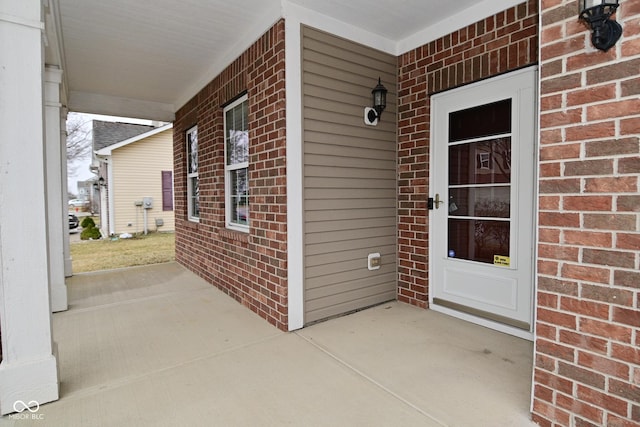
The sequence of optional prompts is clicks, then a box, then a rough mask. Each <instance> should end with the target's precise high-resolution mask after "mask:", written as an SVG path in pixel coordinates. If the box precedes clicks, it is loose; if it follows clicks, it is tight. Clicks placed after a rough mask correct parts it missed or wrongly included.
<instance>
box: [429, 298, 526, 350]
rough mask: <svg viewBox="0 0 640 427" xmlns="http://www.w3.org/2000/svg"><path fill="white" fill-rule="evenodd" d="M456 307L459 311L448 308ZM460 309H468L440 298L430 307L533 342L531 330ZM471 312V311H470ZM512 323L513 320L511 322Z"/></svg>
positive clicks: (435, 299) (432, 302)
mask: <svg viewBox="0 0 640 427" xmlns="http://www.w3.org/2000/svg"><path fill="white" fill-rule="evenodd" d="M448 306H455V307H456V308H457V309H454V308H451V307H448ZM460 308H466V307H464V306H462V305H460V304H455V303H451V302H449V301H444V300H442V299H439V298H433V299H432V300H431V304H430V305H429V309H431V310H433V311H435V312H438V313H442V314H446V315H448V316H451V317H456V318H458V319H461V320H464V321H467V322H470V323H475V324H476V325H480V326H484V327H485V328H489V329H493V330H495V331H498V332H502V333H505V334H508V335H513V336H515V337H518V338H522V339H525V340H528V341H533V332H532V331H531V330H530V329H529V328H530V327H528V328H527V329H521V328H519V327H515V326H513V325H509V324H506V323H501V322H497V321H496V320H492V319H488V318H485V317H480V316H478V315H474V314H471V313H468V312H466V311H467V310H461V309H460ZM468 311H471V310H468ZM511 321H512V320H511ZM518 323H519V324H522V325H524V322H518Z"/></svg>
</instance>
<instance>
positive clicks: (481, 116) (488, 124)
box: [449, 99, 511, 142]
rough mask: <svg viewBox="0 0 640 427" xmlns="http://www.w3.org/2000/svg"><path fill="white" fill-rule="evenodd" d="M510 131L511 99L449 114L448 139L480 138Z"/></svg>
mask: <svg viewBox="0 0 640 427" xmlns="http://www.w3.org/2000/svg"><path fill="white" fill-rule="evenodd" d="M510 132H511V99H505V100H502V101H498V102H493V103H491V104H485V105H479V106H477V107H472V108H467V109H466V110H459V111H455V112H453V113H450V114H449V141H452V142H453V141H462V140H465V139H472V138H482V137H485V136H491V135H500V134H502V133H510Z"/></svg>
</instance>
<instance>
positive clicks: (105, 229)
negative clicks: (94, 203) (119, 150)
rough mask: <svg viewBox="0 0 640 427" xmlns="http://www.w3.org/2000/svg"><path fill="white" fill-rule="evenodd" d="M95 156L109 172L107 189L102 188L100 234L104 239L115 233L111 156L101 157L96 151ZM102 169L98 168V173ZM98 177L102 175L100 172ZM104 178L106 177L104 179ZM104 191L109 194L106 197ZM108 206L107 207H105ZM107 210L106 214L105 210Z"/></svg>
mask: <svg viewBox="0 0 640 427" xmlns="http://www.w3.org/2000/svg"><path fill="white" fill-rule="evenodd" d="M94 156H95V158H96V160H98V162H99V164H100V165H104V166H105V168H106V170H107V177H106V180H107V185H106V187H101V188H100V232H101V233H102V237H108V236H111V235H112V234H113V233H114V232H113V209H112V206H113V196H112V187H111V177H112V173H111V168H110V167H109V166H110V164H111V156H104V155H99V154H98V153H97V152H96V151H94ZM100 169H101V168H100V167H98V171H99V170H100ZM98 176H100V173H99V172H98ZM103 178H104V177H103ZM104 191H106V192H107V195H106V196H105V195H104ZM105 205H106V206H105ZM105 208H106V210H107V212H106V214H105V212H104V210H105ZM103 219H106V220H107V221H106V224H104V221H103Z"/></svg>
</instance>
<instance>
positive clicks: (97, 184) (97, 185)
mask: <svg viewBox="0 0 640 427" xmlns="http://www.w3.org/2000/svg"><path fill="white" fill-rule="evenodd" d="M105 185H106V184H105V183H104V178H103V177H100V178H98V182H94V183H93V189H94V190H99V189H100V187H104V186H105Z"/></svg>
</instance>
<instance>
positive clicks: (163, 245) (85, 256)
mask: <svg viewBox="0 0 640 427" xmlns="http://www.w3.org/2000/svg"><path fill="white" fill-rule="evenodd" d="M71 259H72V262H73V272H74V273H84V272H87V271H97V270H110V269H113V268H123V267H133V266H135V265H147V264H157V263H161V262H169V261H173V260H175V234H174V233H149V234H147V235H146V236H144V235H142V236H140V237H135V238H132V239H118V240H109V239H103V240H85V241H81V242H78V243H72V244H71Z"/></svg>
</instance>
